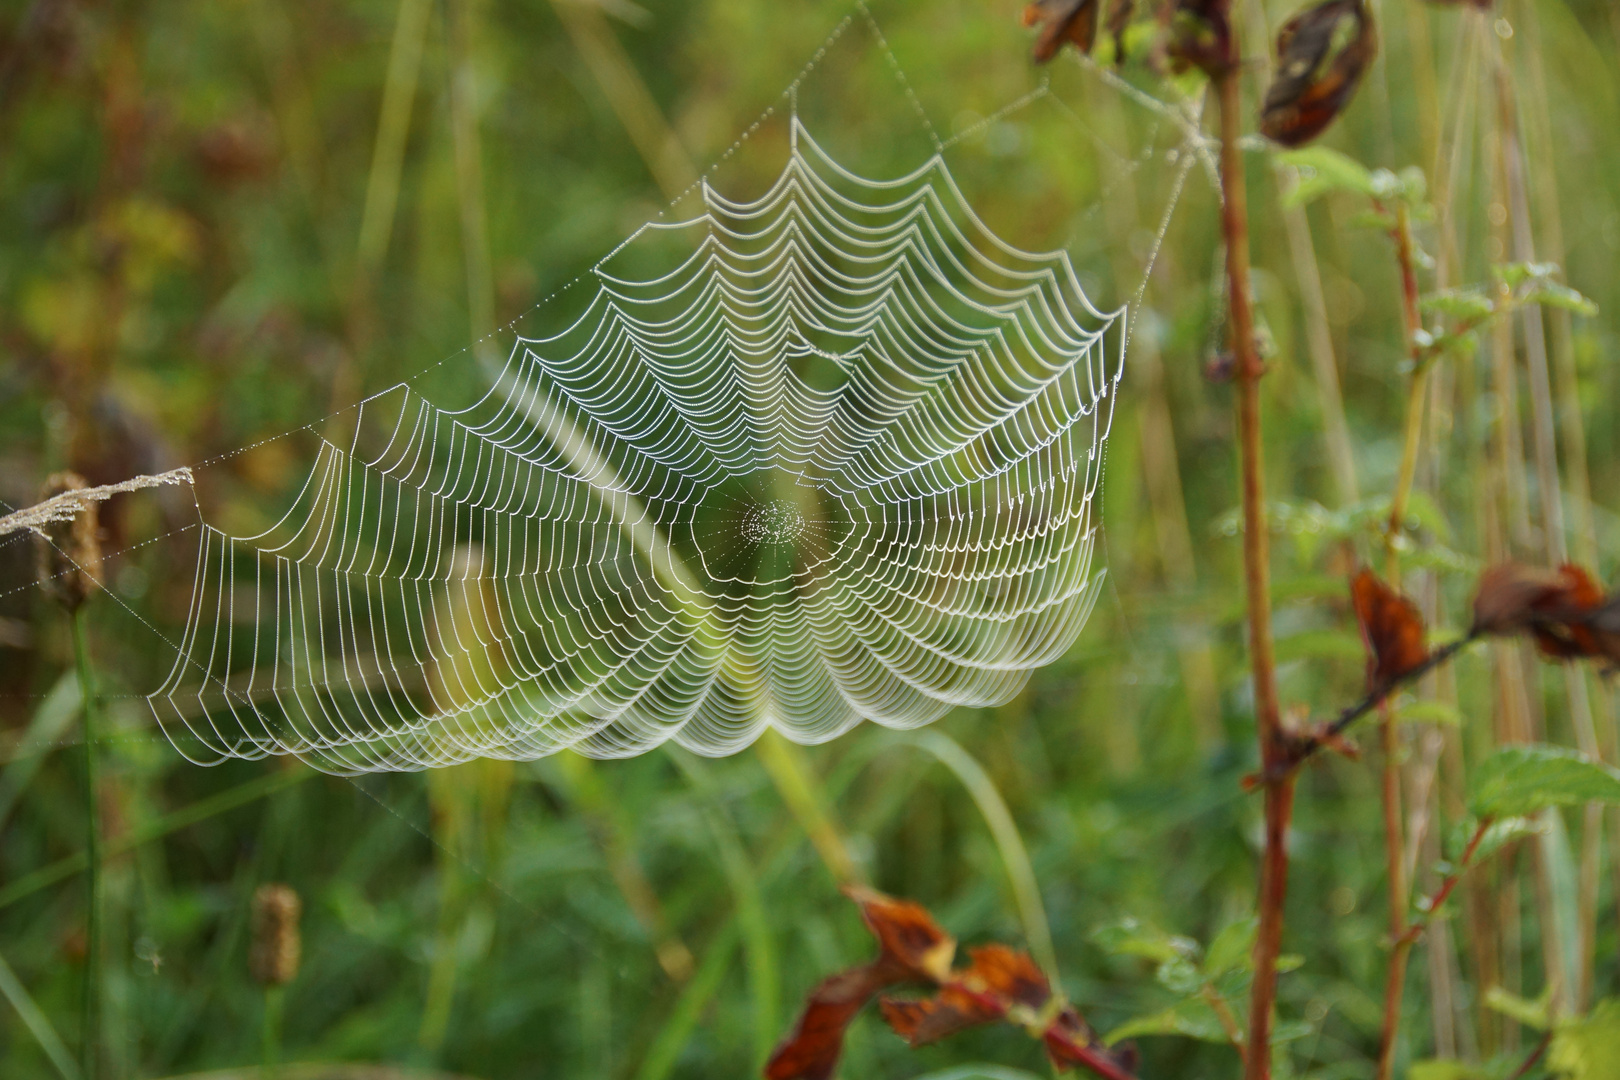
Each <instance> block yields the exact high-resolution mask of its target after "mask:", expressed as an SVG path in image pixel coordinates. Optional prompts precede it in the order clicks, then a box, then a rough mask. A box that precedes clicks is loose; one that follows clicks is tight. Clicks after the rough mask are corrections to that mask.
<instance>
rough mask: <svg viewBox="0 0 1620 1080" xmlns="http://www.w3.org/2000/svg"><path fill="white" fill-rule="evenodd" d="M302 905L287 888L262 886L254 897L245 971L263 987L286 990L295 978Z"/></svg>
mask: <svg viewBox="0 0 1620 1080" xmlns="http://www.w3.org/2000/svg"><path fill="white" fill-rule="evenodd" d="M303 908H304V905H303V901H301V900H300V899H299V898H298V893H297V892H295V891H294V890H293V888H292V887H291V886H290V885H280V884H273V885H261V886H259V888H258V889H257V890H256V891H255V892H254V893H253V919H252V923H253V943H252V945H251V946H250V948H249V951H248V969H249V971H250V972H251V974H252V975H253V978H254V980H255V981H256V982H258V983H259V984H261V985H263V986H285V985H287V984H288V983H290V982H292V981H293V978H294V977H295V976H297V974H298V960H299V955H300V953H301V952H302V949H303V942H302V940H301V939H300V937H299V934H298V917H299V915H300V914H301V913H302V911H303Z"/></svg>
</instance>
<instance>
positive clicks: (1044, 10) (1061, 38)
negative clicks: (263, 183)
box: [1024, 0, 1111, 64]
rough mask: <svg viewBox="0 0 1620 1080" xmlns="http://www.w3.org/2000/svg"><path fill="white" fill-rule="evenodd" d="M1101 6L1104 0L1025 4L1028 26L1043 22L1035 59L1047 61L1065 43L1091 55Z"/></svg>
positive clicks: (1052, 0)
mask: <svg viewBox="0 0 1620 1080" xmlns="http://www.w3.org/2000/svg"><path fill="white" fill-rule="evenodd" d="M1101 6H1102V0H1035V2H1034V3H1033V4H1030V5H1029V6H1028V7H1026V8H1024V25H1025V26H1034V25H1035V24H1036V23H1040V24H1041V33H1040V36H1039V37H1037V38H1036V39H1035V48H1034V50H1033V55H1034V57H1035V62H1036V63H1037V64H1044V63H1046V62H1047V61H1048V60H1050V59H1052V57H1054V56H1056V55H1057V54H1058V50H1060V49H1062V48H1063V46H1064V44H1065V43H1068V44H1072V45H1073V46H1074V47H1075V48H1077V49H1079V50H1080V51H1081V52H1083V53H1085V54H1087V55H1088V56H1089V55H1090V54H1091V47H1092V46H1093V45H1094V44H1096V42H1097V9H1098V8H1099V7H1101ZM1110 25H1111V24H1110Z"/></svg>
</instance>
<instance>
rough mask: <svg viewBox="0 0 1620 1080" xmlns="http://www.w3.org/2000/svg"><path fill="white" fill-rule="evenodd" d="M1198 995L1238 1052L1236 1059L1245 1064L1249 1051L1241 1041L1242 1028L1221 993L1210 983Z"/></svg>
mask: <svg viewBox="0 0 1620 1080" xmlns="http://www.w3.org/2000/svg"><path fill="white" fill-rule="evenodd" d="M1200 994H1201V996H1202V997H1203V999H1204V1001H1205V1003H1207V1004H1208V1005H1209V1008H1210V1011H1211V1012H1213V1013H1214V1014H1215V1019H1216V1020H1218V1021H1219V1022H1220V1025H1221V1030H1222V1031H1224V1032H1226V1037H1227V1038H1228V1039H1230V1040H1231V1042H1232V1046H1233V1047H1234V1048H1235V1049H1236V1050H1237V1052H1238V1057H1239V1058H1240V1059H1241V1060H1243V1061H1245V1062H1246V1061H1248V1057H1249V1050H1248V1046H1247V1044H1246V1043H1245V1042H1244V1040H1243V1026H1242V1025H1241V1024H1239V1023H1238V1020H1237V1017H1236V1016H1234V1015H1233V1013H1232V1007H1231V1006H1230V1005H1228V1004H1227V1003H1226V999H1225V998H1224V997H1222V996H1221V992H1220V991H1219V990H1217V989H1215V987H1214V986H1213V985H1211V984H1210V983H1205V984H1204V989H1203V990H1202V991H1201V992H1200Z"/></svg>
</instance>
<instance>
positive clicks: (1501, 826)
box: [1452, 817, 1546, 866]
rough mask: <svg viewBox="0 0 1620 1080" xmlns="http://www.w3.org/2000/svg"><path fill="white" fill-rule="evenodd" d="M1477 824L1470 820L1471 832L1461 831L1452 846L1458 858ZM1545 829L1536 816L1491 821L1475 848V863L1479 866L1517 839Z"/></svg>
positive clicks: (1536, 833) (1534, 834) (1537, 833)
mask: <svg viewBox="0 0 1620 1080" xmlns="http://www.w3.org/2000/svg"><path fill="white" fill-rule="evenodd" d="M1477 824H1478V823H1477V822H1472V821H1471V822H1469V823H1468V828H1469V832H1468V833H1467V834H1466V835H1464V834H1463V833H1461V831H1459V833H1458V839H1457V840H1456V842H1455V844H1454V845H1453V847H1452V850H1453V851H1454V852H1455V853H1456V856H1457V858H1461V857H1462V851H1463V848H1464V847H1466V846H1467V844H1468V837H1469V836H1472V835H1473V832H1472V830H1473V829H1474V828H1475V827H1477ZM1545 831H1546V827H1545V826H1544V825H1542V824H1541V823H1540V822H1539V821H1537V820H1536V819H1535V818H1527V817H1505V818H1498V819H1497V820H1495V821H1493V822H1491V825H1490V828H1488V829H1486V830H1485V835H1484V836H1482V837H1480V841H1479V844H1478V845H1477V846H1476V847H1475V848H1474V858H1473V865H1475V866H1478V865H1479V864H1480V863H1482V862H1484V861H1485V860H1486V859H1489V858H1490V857H1491V856H1492V855H1495V854H1496V853H1497V852H1498V851H1501V850H1502V849H1503V848H1505V847H1507V846H1508V845H1509V844H1511V843H1513V841H1515V840H1520V839H1523V838H1524V837H1526V836H1536V835H1539V834H1540V833H1543V832H1545Z"/></svg>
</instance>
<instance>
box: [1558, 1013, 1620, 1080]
mask: <svg viewBox="0 0 1620 1080" xmlns="http://www.w3.org/2000/svg"><path fill="white" fill-rule="evenodd" d="M1547 1064H1548V1065H1549V1066H1551V1068H1552V1071H1553V1072H1554V1073H1556V1074H1558V1075H1559V1076H1562V1077H1567V1078H1568V1080H1612V1078H1613V1077H1617V1076H1620V998H1607V999H1605V1000H1603V1001H1600V1002H1598V1003H1597V1004H1596V1005H1594V1006H1592V1011H1591V1012H1589V1013H1587V1014H1586V1016H1585V1017H1584V1018H1582V1019H1580V1020H1572V1021H1569V1022H1568V1023H1565V1024H1562V1025H1560V1026H1559V1029H1558V1032H1557V1033H1556V1034H1555V1035H1554V1036H1553V1041H1552V1045H1551V1046H1550V1047H1548V1050H1547Z"/></svg>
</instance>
